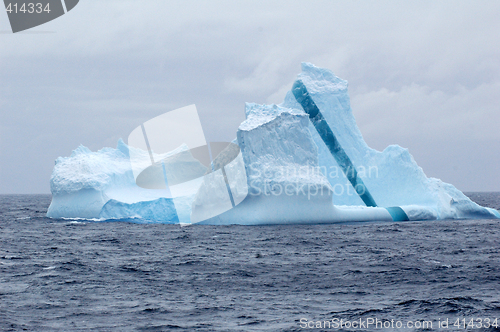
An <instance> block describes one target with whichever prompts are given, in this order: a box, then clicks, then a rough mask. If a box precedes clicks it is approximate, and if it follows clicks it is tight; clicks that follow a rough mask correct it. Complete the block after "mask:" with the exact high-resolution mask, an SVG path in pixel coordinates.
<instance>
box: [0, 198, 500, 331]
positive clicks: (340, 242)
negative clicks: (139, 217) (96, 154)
mask: <svg viewBox="0 0 500 332" xmlns="http://www.w3.org/2000/svg"><path fill="white" fill-rule="evenodd" d="M469 196H470V197H471V198H472V199H474V200H476V201H477V202H478V203H480V204H483V205H486V206H490V207H493V208H497V209H500V194H499V193H480V194H478V193H476V194H473V193H471V194H469ZM50 199H51V197H50V196H48V195H23V196H0V231H1V232H0V330H1V331H311V330H312V331H360V330H363V331H396V330H404V331H430V330H432V331H434V330H435V331H465V330H467V331H498V330H500V329H496V328H494V327H492V326H491V324H494V320H495V319H497V324H498V325H499V326H500V321H499V320H500V222H499V221H498V220H459V221H452V220H446V221H427V222H406V223H363V224H335V225H309V226H297V225H293V226H265V227H256V226H247V227H244V226H191V227H182V228H181V227H179V226H175V225H164V224H135V223H127V222H107V223H102V222H101V223H98V222H82V221H77V220H52V219H48V218H45V213H46V210H47V207H48V205H49V203H50ZM464 318H465V321H462V319H464ZM340 319H342V321H343V324H346V321H348V322H349V324H350V327H349V326H348V327H345V325H342V326H344V327H343V328H340V326H338V327H339V328H335V326H336V325H330V326H331V328H329V327H328V325H326V323H325V322H326V321H328V322H330V324H331V322H332V320H333V322H337V325H339V323H340ZM370 319H371V320H373V321H375V319H377V320H378V321H380V324H379V325H378V327H379V328H377V327H376V326H374V325H370V326H368V327H367V328H363V324H366V323H367V322H368V321H370ZM446 319H448V322H449V325H448V328H443V327H441V328H440V327H439V326H440V325H439V324H441V325H442V324H443V323H442V322H444V321H446ZM457 319H460V321H458V324H455V326H454V325H453V324H454V323H456V322H457ZM471 319H474V320H473V324H474V328H471V325H470V322H471ZM479 319H481V326H483V327H482V328H479V326H480V324H479V322H480V320H479ZM390 320H394V321H393V322H392V324H393V326H394V327H388V328H384V327H382V328H380V325H382V322H384V323H385V322H389V323H390ZM488 320H489V325H490V327H489V328H484V326H485V325H488ZM423 321H427V322H432V324H433V325H432V328H430V327H429V325H427V327H423ZM301 322H302V323H301ZM398 322H401V324H404V328H403V327H402V328H400V329H398V328H397V327H396V326H395V325H394V324H398ZM408 322H411V325H407V324H408ZM464 322H465V325H466V326H467V324H469V328H467V329H465V328H464V325H463V324H464ZM358 323H361V324H362V326H361V329H359V328H353V326H354V327H355V326H357V325H358ZM316 324H319V325H316ZM419 324H420V325H419ZM427 324H428V323H427ZM313 325H314V326H318V327H319V326H321V328H318V329H309V328H308V327H311V326H313ZM385 326H387V324H385ZM415 326H416V327H417V328H415Z"/></svg>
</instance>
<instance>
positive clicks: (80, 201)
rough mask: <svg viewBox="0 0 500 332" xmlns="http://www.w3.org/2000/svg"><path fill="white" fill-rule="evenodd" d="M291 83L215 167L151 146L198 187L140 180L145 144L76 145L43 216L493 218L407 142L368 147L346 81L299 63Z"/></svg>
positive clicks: (251, 114)
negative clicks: (179, 192) (430, 170)
mask: <svg viewBox="0 0 500 332" xmlns="http://www.w3.org/2000/svg"><path fill="white" fill-rule="evenodd" d="M294 89H295V90H292V91H290V92H289V93H288V94H287V96H286V98H285V101H284V102H283V103H282V104H281V105H257V104H247V105H246V115H247V119H246V120H245V121H244V122H243V123H242V124H241V125H240V127H239V129H238V131H237V133H236V136H237V142H236V143H237V144H238V146H239V149H240V150H241V154H240V155H239V157H238V158H236V159H234V161H233V162H232V163H231V164H227V163H221V160H224V158H225V156H227V155H231V154H233V155H236V154H237V153H238V152H237V151H236V152H234V151H233V152H234V153H233V152H231V151H229V150H228V151H225V152H223V153H221V154H220V155H219V157H217V158H216V159H214V160H213V161H212V166H211V167H212V171H210V170H208V169H207V167H205V166H203V165H202V164H200V163H199V162H198V161H197V160H196V159H195V158H193V156H191V154H190V153H189V151H188V149H187V148H186V146H180V147H179V148H177V149H175V150H173V151H171V152H169V153H166V154H163V155H159V154H158V155H156V154H155V155H154V156H153V155H151V160H153V159H155V160H160V159H161V158H166V157H167V156H169V157H170V159H163V160H174V159H175V158H174V159H172V158H171V156H176V155H177V156H180V155H183V157H182V158H177V159H175V160H174V161H169V162H166V163H164V164H163V165H164V166H163V169H164V172H166V175H165V176H166V177H168V176H169V174H174V173H176V172H174V171H173V169H174V168H176V169H182V170H183V171H182V172H181V174H184V173H186V174H197V176H202V177H201V178H200V179H202V180H200V181H201V182H199V187H196V188H197V190H196V192H195V194H193V193H189V194H186V195H185V196H180V197H177V198H175V197H174V198H172V196H171V193H170V191H169V189H168V188H160V187H159V189H145V188H141V187H140V186H138V185H137V183H138V182H137V181H138V180H137V178H138V176H137V173H138V172H137V171H136V170H134V171H133V170H132V167H131V162H130V155H131V153H133V154H134V155H141V154H142V155H144V157H145V160H147V159H148V158H149V156H148V152H147V151H144V150H141V149H137V148H133V147H129V146H127V145H126V144H125V143H124V142H123V141H121V140H120V141H119V142H118V146H117V148H116V149H112V148H104V149H102V150H100V151H98V152H91V151H90V150H89V149H87V148H85V147H83V146H80V147H79V148H77V149H76V150H75V151H73V153H72V154H71V156H70V157H60V158H58V159H57V160H56V165H55V167H54V171H53V174H52V177H51V182H50V184H51V191H52V203H51V205H50V207H49V210H48V212H47V216H48V217H52V218H86V219H99V220H107V219H121V220H123V219H133V220H135V221H137V222H166V223H178V222H179V218H178V214H179V213H181V214H182V215H185V214H187V218H188V219H189V218H190V220H191V222H189V223H202V224H243V225H256V224H279V223H282V224H289V223H333V222H346V221H347V222H357V221H377V220H380V221H392V220H433V219H458V218H500V213H499V212H498V211H496V210H494V209H490V208H485V207H481V206H479V205H478V204H476V203H474V202H472V201H471V200H470V199H469V198H468V197H466V196H465V195H464V194H463V193H462V192H460V191H459V190H458V189H456V188H455V187H454V186H452V185H450V184H446V183H443V182H442V181H440V180H438V179H434V178H427V177H426V175H425V174H424V172H423V170H422V169H421V168H420V167H419V166H418V165H417V164H416V163H415V161H414V159H413V157H412V156H411V155H410V153H409V152H408V150H407V149H404V148H401V147H399V146H397V145H391V146H389V147H387V148H386V149H385V150H384V151H382V152H380V151H376V150H374V149H371V148H370V147H368V145H367V144H366V143H365V141H364V140H363V137H362V135H361V132H360V131H359V129H358V127H357V125H356V122H355V119H354V116H353V114H352V111H351V108H350V101H349V96H348V92H347V81H344V80H342V79H340V78H338V77H336V76H335V75H334V74H333V73H332V72H331V71H329V70H325V69H321V68H317V67H315V66H313V65H312V64H309V63H303V64H302V73H301V74H299V76H298V80H297V82H296V84H295V85H294ZM300 89H302V90H300ZM297 91H299V92H300V93H298V92H297ZM302 93H303V94H304V96H305V97H304V98H305V99H304V98H302V97H301V96H302ZM301 98H302V99H301ZM316 113H319V114H318V115H316ZM325 128H326V129H325ZM319 133H321V134H319ZM233 146H235V147H236V148H237V146H236V145H233ZM150 153H151V151H150ZM235 153H236V154H235ZM218 163H221V164H220V165H218ZM339 163H340V165H339ZM224 165H225V166H224ZM134 167H137V164H136V165H135V166H134ZM145 167H148V165H144V168H145ZM217 169H222V170H223V171H225V173H224V174H223V175H222V173H220V172H219V173H217V172H216V171H215V170H217ZM242 170H243V171H242ZM183 172H184V173H183ZM177 173H179V172H178V171H177ZM203 175H204V176H203ZM346 175H347V176H346ZM217 176H218V177H219V178H220V179H218V180H217V179H216V177H217ZM221 179H222V180H221ZM224 179H225V181H226V182H225V183H226V184H225V185H224ZM356 183H357V184H356ZM353 184H354V186H356V188H354V186H353ZM226 186H227V190H226V188H222V187H226ZM198 188H199V189H198ZM221 188H222V189H221ZM227 192H229V195H230V198H231V201H230V202H231V204H232V206H231V204H230V203H226V205H227V204H229V205H228V206H227V207H224V208H221V205H220V201H221V199H222V198H221V197H222V196H221V193H222V194H223V195H225V197H226V196H227ZM174 202H175V204H174ZM228 202H229V201H228ZM181 206H182V207H181ZM176 207H177V210H176ZM231 207H232V208H231ZM218 209H219V210H220V212H218V211H219V210H218ZM181 210H182V212H180V211H181ZM181 214H179V216H180V215H181ZM183 218H186V217H185V216H184V217H183Z"/></svg>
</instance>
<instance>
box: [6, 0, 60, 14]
mask: <svg viewBox="0 0 500 332" xmlns="http://www.w3.org/2000/svg"><path fill="white" fill-rule="evenodd" d="M43 12H45V13H50V7H49V3H47V5H45V7H43V4H42V3H32V2H30V3H23V4H22V5H21V4H20V5H19V6H18V4H17V3H15V4H12V3H9V5H8V6H7V13H9V14H10V13H14V14H17V13H29V14H33V13H37V14H40V13H43Z"/></svg>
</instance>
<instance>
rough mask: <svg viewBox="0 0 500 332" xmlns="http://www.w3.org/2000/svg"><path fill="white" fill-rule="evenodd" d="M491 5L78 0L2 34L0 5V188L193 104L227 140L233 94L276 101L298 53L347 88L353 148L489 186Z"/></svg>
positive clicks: (498, 157)
mask: <svg viewBox="0 0 500 332" xmlns="http://www.w3.org/2000/svg"><path fill="white" fill-rule="evenodd" d="M499 14H500V2H498V1H377V2H374V1H316V0H309V1H294V0H289V1H272V0H267V1H257V0H253V1H242V0H238V1H234V0H231V1H215V0H206V1H201V0H199V1H190V0H182V1H166V0H162V1H160V0H148V1H129V0H107V1H98V0H81V1H80V2H79V4H78V5H77V6H76V7H75V8H74V9H73V10H71V11H70V12H68V13H67V14H65V15H63V16H61V17H59V18H57V19H55V20H53V21H51V22H48V23H46V24H43V25H40V26H38V27H35V28H32V29H30V30H27V31H26V32H19V33H16V34H13V33H12V32H11V30H10V25H9V22H8V18H7V14H6V12H5V11H2V10H0V194H28V193H50V176H51V173H52V169H53V167H54V161H55V159H56V158H57V157H59V156H69V155H70V154H71V152H72V150H74V149H76V148H77V147H78V146H79V145H80V144H82V145H84V146H86V147H88V148H90V149H91V150H93V151H97V150H99V149H101V148H103V147H106V146H110V147H115V146H116V144H117V141H118V139H119V138H123V139H124V140H126V138H127V137H128V135H129V133H130V132H131V131H132V130H133V129H134V128H136V127H137V126H139V125H140V124H141V123H143V122H144V121H147V120H149V119H151V118H153V117H155V116H157V115H160V114H163V113H165V112H167V111H170V110H174V109H176V108H180V107H183V106H187V105H190V104H196V106H197V109H198V112H199V114H200V118H201V121H202V124H203V126H204V129H205V134H206V136H207V140H208V141H219V140H222V141H230V140H232V139H233V138H234V137H235V136H236V134H235V133H236V130H237V128H238V125H239V124H240V123H241V122H242V121H243V120H244V118H245V116H244V107H245V102H256V103H262V104H264V103H266V104H269V103H281V102H282V101H283V98H284V96H285V94H286V92H287V91H288V90H289V89H290V88H291V86H292V83H293V81H294V79H295V78H296V76H297V74H299V73H300V70H301V67H300V63H301V62H303V61H307V62H311V63H313V64H315V65H316V66H319V67H323V68H328V69H330V70H332V71H333V72H334V73H335V74H336V75H337V76H339V77H341V78H343V79H345V80H347V81H348V82H349V94H350V97H351V107H352V110H353V113H354V116H355V118H356V121H357V123H358V126H359V128H360V130H361V133H362V134H363V137H364V139H365V140H366V142H367V143H368V145H369V146H371V147H372V148H375V149H377V150H383V149H384V148H385V147H387V146H388V145H390V144H398V145H400V146H402V147H405V148H408V149H409V151H410V153H411V154H412V155H413V157H414V159H415V160H416V162H417V163H418V164H419V166H421V167H422V168H423V170H424V172H425V173H426V175H427V176H429V177H436V178H440V179H442V180H443V181H445V182H448V183H452V184H454V185H455V186H456V187H457V188H458V189H460V190H463V191H500V174H499V172H498V169H499V167H498V165H500V144H499V143H500V126H499V125H500V38H498V31H500V20H499V19H498V15H499Z"/></svg>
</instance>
